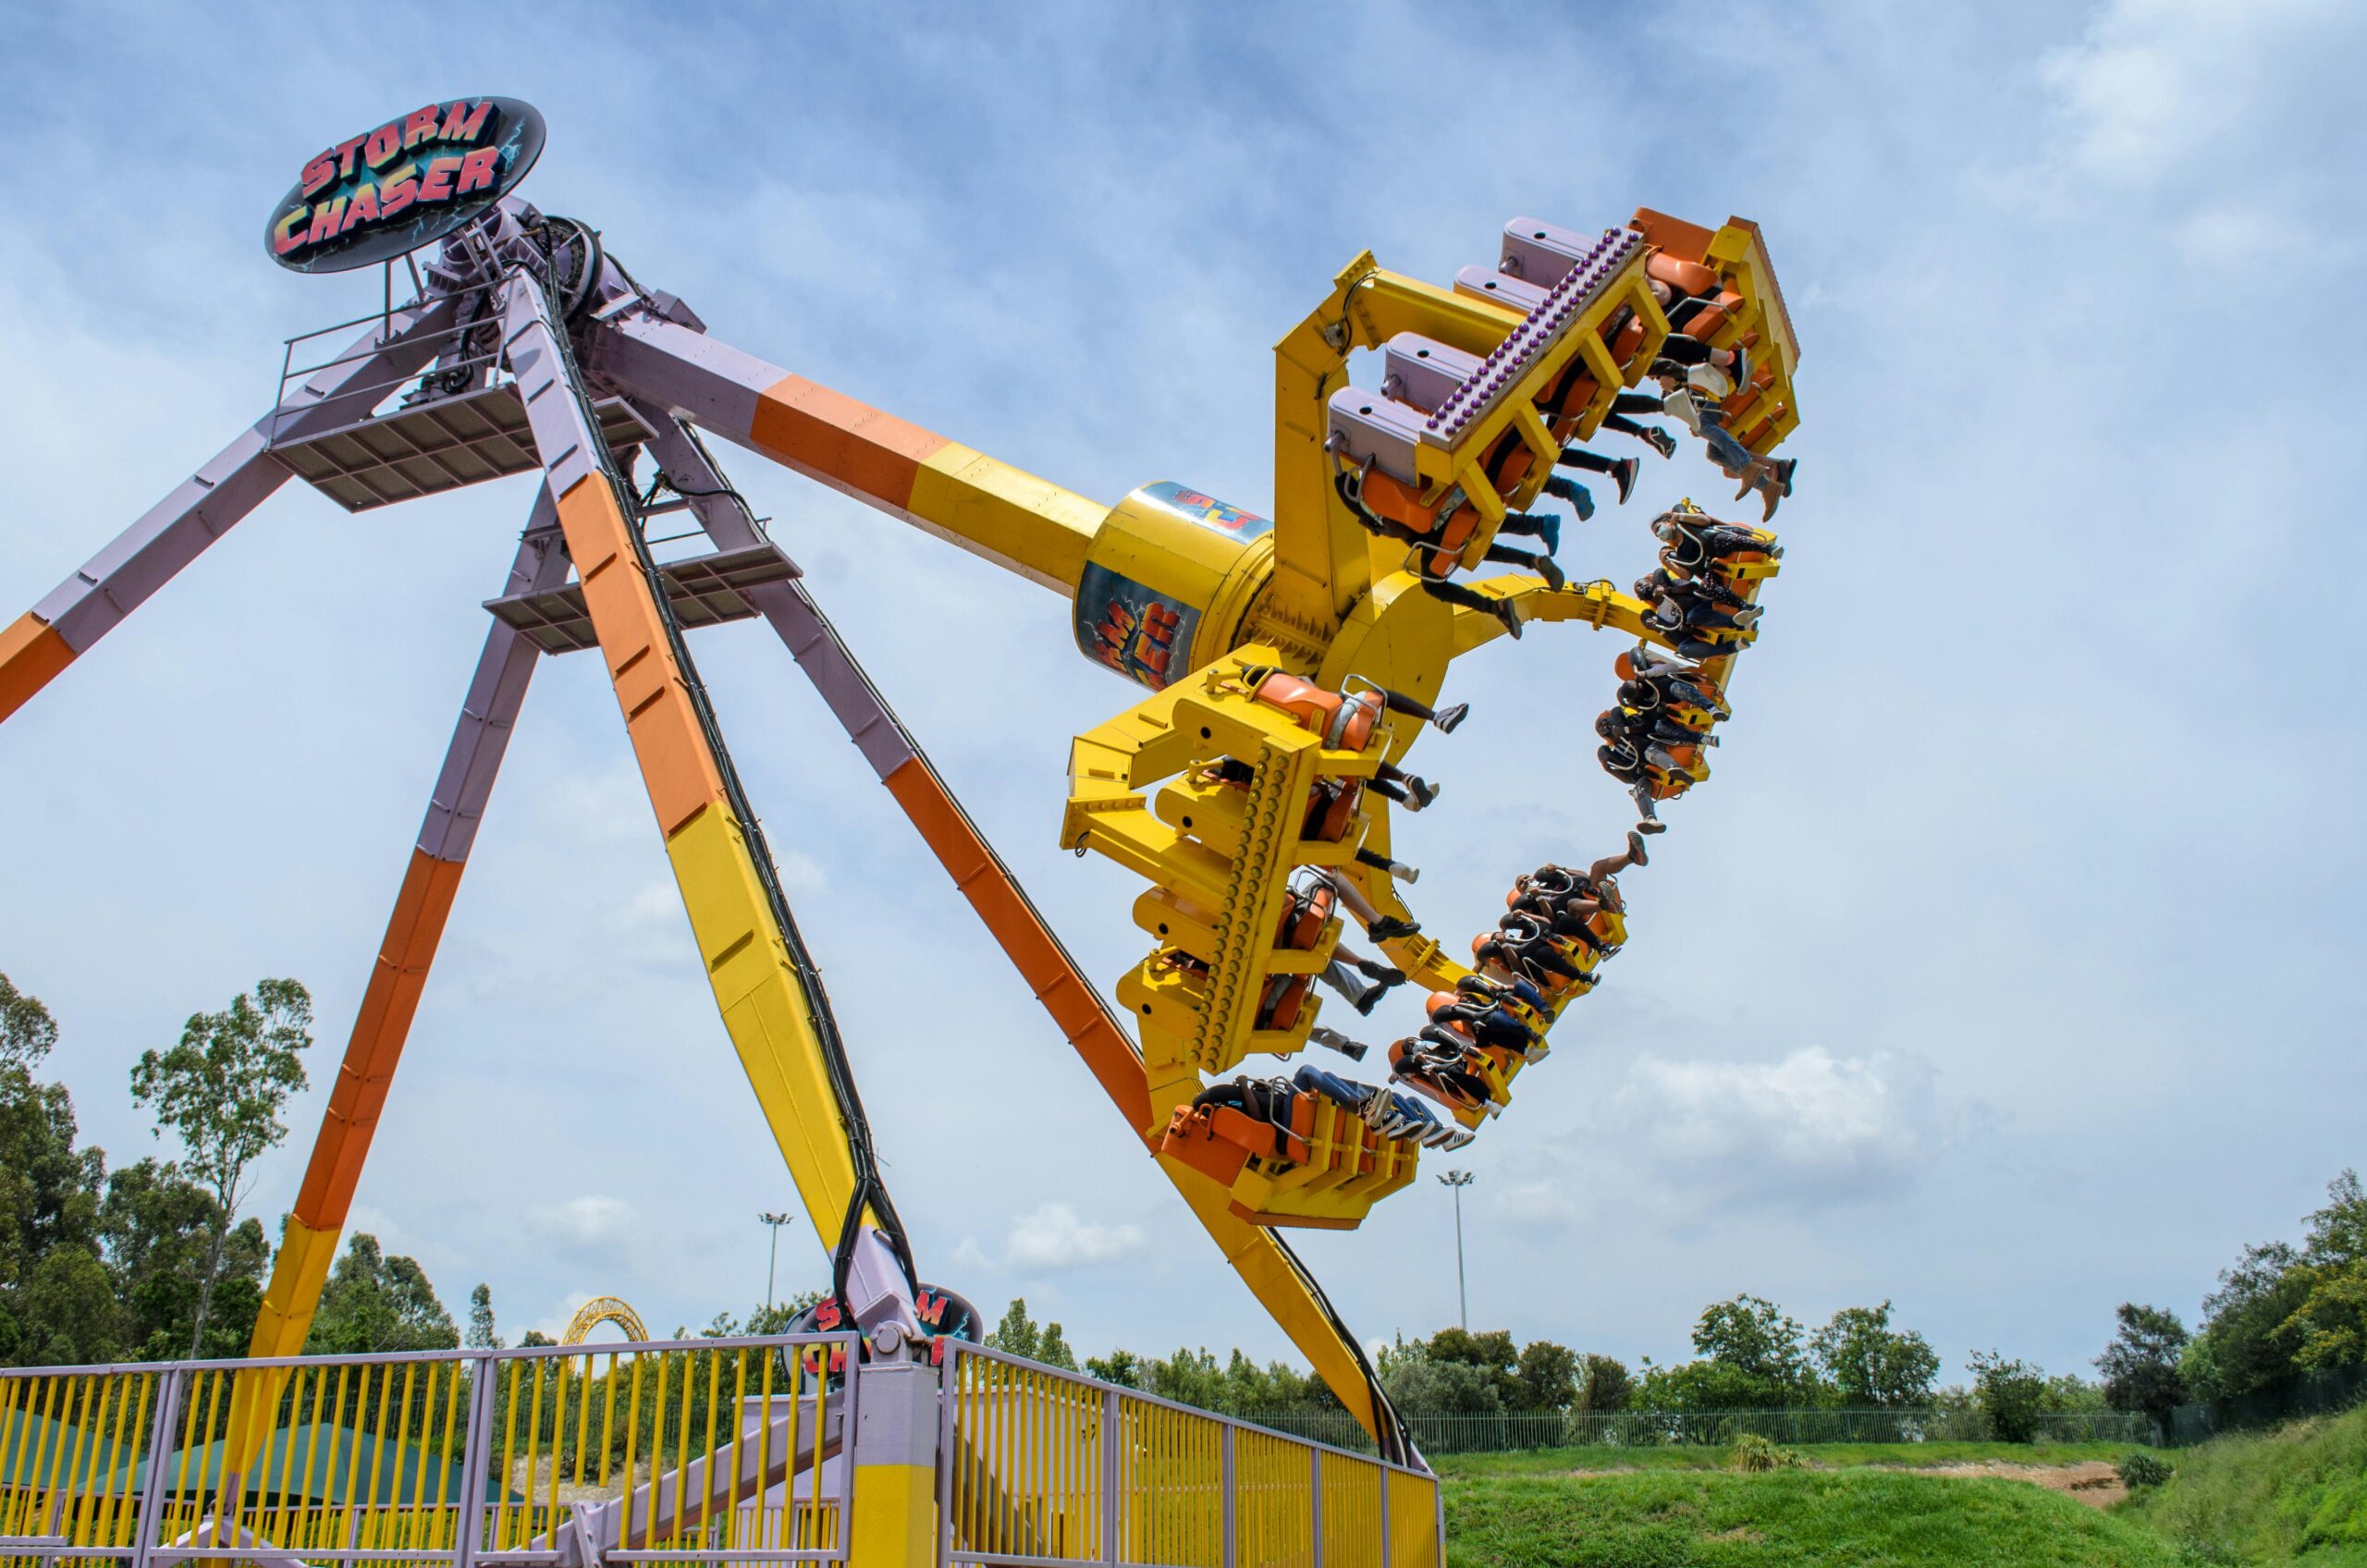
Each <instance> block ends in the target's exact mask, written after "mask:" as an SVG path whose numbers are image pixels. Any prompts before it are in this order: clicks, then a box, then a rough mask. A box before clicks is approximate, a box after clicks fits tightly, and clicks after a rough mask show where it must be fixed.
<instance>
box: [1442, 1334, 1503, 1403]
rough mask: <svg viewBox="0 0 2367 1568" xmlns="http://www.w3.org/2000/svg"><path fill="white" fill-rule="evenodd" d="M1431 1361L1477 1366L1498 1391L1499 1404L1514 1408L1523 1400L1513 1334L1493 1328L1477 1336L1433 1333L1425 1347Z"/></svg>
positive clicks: (1491, 1385) (1497, 1400) (1497, 1399)
mask: <svg viewBox="0 0 2367 1568" xmlns="http://www.w3.org/2000/svg"><path fill="white" fill-rule="evenodd" d="M1424 1349H1425V1351H1426V1352H1427V1353H1428V1354H1429V1358H1430V1359H1431V1360H1433V1361H1438V1362H1452V1363H1455V1364H1457V1365H1460V1366H1476V1367H1478V1369H1479V1370H1480V1371H1481V1372H1484V1373H1485V1374H1487V1378H1488V1383H1489V1386H1490V1387H1491V1388H1493V1389H1494V1390H1496V1403H1497V1404H1498V1405H1499V1406H1511V1405H1513V1404H1515V1403H1517V1401H1518V1399H1519V1397H1520V1378H1519V1376H1518V1375H1517V1374H1516V1373H1515V1371H1514V1367H1515V1365H1516V1364H1517V1363H1518V1361H1519V1358H1520V1353H1519V1352H1518V1351H1516V1350H1515V1349H1514V1348H1513V1336H1512V1331H1511V1330H1510V1329H1489V1330H1488V1331H1487V1332H1485V1333H1479V1334H1475V1333H1473V1332H1471V1331H1470V1330H1469V1329H1440V1330H1439V1331H1438V1332H1437V1333H1435V1334H1432V1335H1431V1336H1430V1338H1429V1343H1428V1344H1427V1345H1425V1346H1424Z"/></svg>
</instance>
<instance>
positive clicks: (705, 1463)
mask: <svg viewBox="0 0 2367 1568" xmlns="http://www.w3.org/2000/svg"><path fill="white" fill-rule="evenodd" d="M853 1344H854V1341H853V1339H852V1336H846V1335H805V1336H794V1337H788V1338H772V1339H766V1340H711V1341H687V1342H672V1343H663V1344H635V1345H618V1346H599V1347H583V1346H566V1347H537V1348H533V1349H524V1350H515V1351H494V1352H482V1353H468V1352H448V1353H431V1354H421V1355H402V1356H367V1357H350V1358H349V1357H306V1358H301V1359H296V1360H287V1361H251V1362H214V1363H184V1364H160V1365H157V1366H103V1367H86V1368H72V1369H48V1370H31V1371H22V1372H5V1373H0V1568H32V1565H34V1564H49V1563H56V1562H73V1561H76V1560H80V1559H104V1560H106V1561H109V1562H117V1563H120V1564H123V1565H124V1568H151V1565H153V1568H166V1565H167V1564H178V1563H181V1562H256V1563H261V1564H268V1565H271V1568H297V1565H298V1564H300V1563H363V1562H368V1563H415V1564H419V1565H421V1568H429V1565H436V1568H445V1565H448V1568H476V1565H478V1564H483V1565H485V1568H494V1565H496V1564H502V1563H516V1564H521V1565H525V1564H536V1565H546V1564H556V1563H558V1562H559V1561H560V1560H561V1557H562V1550H561V1548H562V1545H563V1544H564V1543H563V1541H562V1537H566V1536H570V1535H571V1536H572V1537H575V1541H574V1550H573V1552H572V1553H571V1554H570V1560H573V1559H576V1558H580V1557H581V1556H582V1555H583V1549H584V1548H585V1547H590V1548H591V1549H592V1550H595V1551H596V1553H597V1555H599V1556H600V1557H603V1558H605V1559H607V1560H610V1561H614V1562H638V1561H644V1560H666V1561H678V1562H716V1563H746V1562H814V1561H822V1562H843V1561H844V1560H845V1559H846V1556H847V1551H846V1540H847V1519H848V1516H849V1503H850V1491H849V1486H850V1482H851V1480H852V1464H851V1463H848V1462H847V1461H846V1460H845V1459H844V1458H843V1457H842V1456H841V1451H842V1449H843V1448H844V1446H845V1444H846V1443H847V1441H848V1440H849V1439H850V1438H851V1435H852V1431H853V1427H852V1417H853V1410H852V1404H853V1395H852V1393H851V1392H849V1391H848V1390H847V1389H846V1388H845V1387H841V1386H840V1382H841V1381H843V1380H836V1379H831V1378H828V1375H827V1370H826V1369H827V1368H828V1366H829V1365H830V1364H831V1362H832V1360H833V1358H834V1357H835V1358H836V1359H837V1360H838V1361H839V1363H840V1365H841V1366H843V1365H844V1364H845V1358H846V1357H847V1356H848V1355H849V1354H852V1348H853Z"/></svg>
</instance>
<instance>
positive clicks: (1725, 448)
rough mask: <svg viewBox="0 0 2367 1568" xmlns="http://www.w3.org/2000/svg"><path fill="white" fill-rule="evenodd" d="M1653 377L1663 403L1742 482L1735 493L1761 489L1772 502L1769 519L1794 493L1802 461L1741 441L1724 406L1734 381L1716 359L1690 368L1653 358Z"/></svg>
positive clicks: (1731, 476)
mask: <svg viewBox="0 0 2367 1568" xmlns="http://www.w3.org/2000/svg"><path fill="white" fill-rule="evenodd" d="M1651 374H1652V379H1653V380H1654V381H1655V382H1656V383H1658V384H1659V386H1660V389H1661V408H1662V410H1663V411H1665V412H1667V413H1668V414H1670V415H1671V416H1672V417H1674V418H1675V419H1676V420H1678V421H1680V422H1681V423H1683V424H1684V425H1685V427H1686V429H1687V430H1690V431H1691V432H1693V434H1694V435H1699V437H1701V441H1702V444H1703V445H1704V446H1706V447H1709V449H1710V460H1711V461H1712V462H1714V463H1716V464H1717V465H1718V469H1719V472H1723V474H1724V475H1725V476H1726V477H1727V478H1728V479H1735V480H1739V481H1741V482H1742V488H1741V489H1740V490H1737V491H1735V499H1736V500H1740V499H1741V498H1742V497H1743V496H1748V494H1750V492H1752V491H1753V490H1757V491H1758V492H1759V493H1760V497H1761V499H1762V500H1764V502H1765V503H1766V510H1765V512H1764V513H1763V514H1762V520H1763V519H1764V518H1772V517H1773V516H1774V515H1775V508H1776V507H1777V505H1779V504H1780V503H1781V502H1782V501H1783V499H1784V496H1788V495H1790V494H1791V493H1792V471H1793V470H1794V469H1795V468H1797V466H1798V461H1797V459H1792V458H1781V459H1767V458H1762V457H1760V456H1758V455H1756V454H1755V453H1753V452H1752V451H1751V450H1750V448H1748V447H1745V446H1744V445H1743V444H1742V443H1741V442H1739V441H1737V440H1735V438H1734V435H1733V434H1732V433H1731V432H1729V431H1728V430H1727V429H1726V426H1725V414H1724V411H1723V410H1722V409H1721V408H1720V407H1719V405H1720V404H1721V403H1722V402H1723V400H1724V399H1725V398H1727V397H1729V396H1731V395H1732V394H1733V392H1734V387H1735V383H1734V380H1733V379H1732V378H1731V377H1729V376H1728V375H1727V374H1726V373H1725V371H1724V370H1723V369H1722V368H1721V367H1719V366H1718V365H1716V364H1713V363H1711V362H1709V361H1703V362H1702V363H1700V364H1697V365H1694V366H1692V367H1690V368H1689V369H1688V368H1687V367H1686V366H1685V365H1683V364H1680V363H1678V362H1677V361H1676V360H1674V359H1672V358H1669V357H1667V356H1666V355H1665V354H1663V355H1662V358H1660V359H1657V360H1654V361H1652V371H1651Z"/></svg>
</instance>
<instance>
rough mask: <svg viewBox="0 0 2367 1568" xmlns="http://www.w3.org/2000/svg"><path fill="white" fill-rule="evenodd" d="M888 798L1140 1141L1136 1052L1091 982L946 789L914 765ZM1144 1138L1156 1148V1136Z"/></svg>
mask: <svg viewBox="0 0 2367 1568" xmlns="http://www.w3.org/2000/svg"><path fill="white" fill-rule="evenodd" d="M888 792H889V794H891V795H893V796H895V797H896V803H897V804H898V805H900V806H901V807H903V808H904V815H906V816H909V817H911V818H912V819H913V826H914V827H917V828H919V829H920V834H921V837H922V838H923V839H926V841H927V843H928V847H929V848H930V850H932V851H935V853H936V855H937V858H938V861H939V862H940V863H941V864H943V865H944V867H945V869H946V871H947V872H948V873H950V875H951V876H952V877H953V884H954V886H955V887H957V888H961V889H962V896H963V898H965V899H968V900H970V907H971V908H972V909H975V910H976V911H977V912H978V918H979V919H981V920H983V921H985V922H986V923H987V930H988V931H990V932H992V933H993V934H994V938H995V940H996V941H997V942H999V943H1000V944H1001V945H1002V950H1003V951H1004V953H1006V954H1007V955H1009V957H1010V959H1011V962H1012V965H1013V966H1014V967H1016V968H1017V969H1018V971H1019V973H1020V975H1021V976H1022V978H1024V979H1025V980H1026V982H1027V984H1028V986H1030V987H1031V988H1032V989H1033V990H1034V991H1035V993H1036V1000H1037V1001H1039V1002H1042V1003H1043V1004H1044V1011H1047V1012H1049V1013H1050V1014H1051V1015H1052V1022H1053V1023H1057V1024H1059V1025H1060V1026H1061V1033H1062V1034H1063V1035H1067V1036H1068V1039H1069V1043H1070V1044H1071V1045H1073V1046H1074V1047H1076V1050H1077V1054H1078V1055H1079V1056H1081V1057H1083V1058H1084V1059H1085V1066H1086V1067H1088V1068H1090V1069H1092V1071H1093V1075H1094V1077H1096V1078H1098V1079H1099V1080H1100V1081H1101V1087H1102V1088H1103V1090H1104V1091H1106V1092H1107V1093H1108V1094H1109V1096H1110V1099H1112V1100H1114V1101H1115V1102H1117V1106H1118V1109H1120V1110H1121V1111H1122V1112H1123V1113H1124V1114H1125V1118H1126V1123H1127V1125H1128V1126H1130V1127H1133V1128H1134V1130H1135V1131H1136V1132H1137V1133H1144V1132H1145V1131H1146V1124H1147V1122H1148V1121H1150V1095H1149V1093H1148V1091H1147V1089H1146V1088H1145V1087H1144V1084H1143V1069H1142V1063H1141V1061H1140V1060H1138V1059H1137V1058H1136V1057H1135V1055H1134V1047H1133V1046H1131V1045H1130V1044H1129V1043H1128V1042H1127V1040H1126V1037H1125V1035H1122V1034H1121V1033H1120V1032H1119V1030H1118V1028H1117V1027H1116V1025H1114V1024H1112V1023H1110V1015H1109V1014H1108V1013H1106V1012H1104V1011H1102V1008H1101V1003H1100V1001H1099V999H1098V998H1097V997H1096V995H1095V993H1094V990H1093V985H1092V982H1090V981H1088V980H1087V979H1085V976H1084V975H1082V974H1078V973H1077V972H1076V969H1075V966H1074V965H1073V964H1072V963H1071V962H1069V958H1068V954H1067V953H1066V952H1064V951H1063V950H1062V949H1061V945H1060V943H1059V942H1058V941H1056V940H1054V939H1053V937H1052V934H1051V933H1050V932H1049V931H1048V930H1046V929H1045V928H1044V923H1043V922H1042V921H1041V920H1040V919H1039V918H1037V916H1036V912H1035V911H1034V910H1033V909H1031V908H1030V907H1029V906H1028V904H1027V902H1026V900H1024V899H1023V898H1021V897H1020V895H1019V892H1018V889H1016V888H1013V887H1012V885H1011V883H1010V882H1009V881H1008V880H1007V879H1005V877H1004V876H1003V874H1002V871H1001V868H1000V866H999V865H998V864H996V862H995V857H994V854H993V852H992V851H990V850H988V849H987V844H986V842H985V840H984V839H980V838H979V837H978V832H977V829H976V828H975V827H972V826H971V824H970V819H969V818H968V817H966V816H964V815H963V814H962V808H961V807H960V806H958V805H957V804H955V803H954V801H953V797H952V796H951V795H950V794H948V793H947V792H946V789H945V785H944V782H943V781H942V780H940V779H939V778H938V777H937V775H936V774H934V773H932V772H930V771H929V769H928V767H927V766H926V765H925V764H924V763H922V761H921V760H920V759H919V758H918V757H914V758H913V759H912V760H911V761H910V762H907V763H905V764H904V765H903V766H901V767H899V768H897V769H896V771H895V772H893V773H891V774H889V776H888ZM1147 1136H1148V1137H1149V1138H1150V1140H1151V1141H1152V1142H1153V1143H1156V1141H1157V1133H1155V1132H1153V1133H1147Z"/></svg>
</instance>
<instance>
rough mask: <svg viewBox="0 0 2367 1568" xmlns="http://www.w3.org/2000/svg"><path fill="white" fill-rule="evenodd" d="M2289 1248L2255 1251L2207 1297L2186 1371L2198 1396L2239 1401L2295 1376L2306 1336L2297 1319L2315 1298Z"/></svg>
mask: <svg viewBox="0 0 2367 1568" xmlns="http://www.w3.org/2000/svg"><path fill="white" fill-rule="evenodd" d="M2300 1265H2301V1255H2300V1252H2299V1251H2298V1250H2296V1249H2295V1248H2294V1247H2293V1246H2292V1245H2291V1244H2290V1243H2286V1242H2264V1243H2260V1244H2258V1245H2255V1246H2248V1247H2246V1248H2244V1250H2243V1252H2242V1253H2241V1254H2240V1255H2238V1257H2237V1259H2236V1261H2235V1262H2234V1263H2233V1264H2232V1265H2230V1266H2229V1267H2227V1268H2223V1269H2221V1270H2220V1271H2219V1288H2218V1289H2217V1290H2216V1291H2214V1292H2212V1293H2211V1294H2209V1295H2207V1296H2205V1297H2203V1298H2202V1328H2201V1332H2199V1333H2197V1334H2196V1335H2195V1337H2194V1339H2193V1341H2191V1342H2190V1343H2189V1346H2188V1354H2187V1355H2186V1356H2185V1357H2184V1358H2183V1359H2182V1360H2181V1362H2180V1364H2179V1370H2180V1371H2181V1372H2182V1373H2183V1374H2184V1375H2185V1377H2186V1380H2187V1386H2188V1390H2189V1392H2191V1393H2192V1394H2193V1395H2194V1397H2196V1398H2198V1399H2203V1400H2223V1399H2233V1398H2235V1397H2237V1396H2238V1395H2241V1394H2248V1393H2251V1392H2253V1391H2254V1390H2259V1389H2264V1388H2267V1387H2269V1386H2270V1385H2271V1384H2273V1383H2277V1382H2280V1381H2282V1380H2283V1379H2285V1378H2287V1377H2289V1376H2291V1375H2292V1371H2293V1358H2294V1354H2295V1353H2296V1352H2297V1351H2298V1350H2299V1349H2300V1344H2301V1340H2302V1337H2303V1334H2302V1329H2300V1326H2299V1325H2298V1324H2296V1323H2295V1322H2294V1315H2295V1314H2296V1313H2298V1312H2299V1311H2300V1308H2301V1304H2302V1302H2303V1301H2305V1300H2306V1299H2307V1298H2308V1296H2309V1293H2310V1281H2309V1280H2308V1278H2307V1277H2306V1276H2305V1275H2304V1274H2303V1273H2302V1272H2301V1268H2300Z"/></svg>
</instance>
